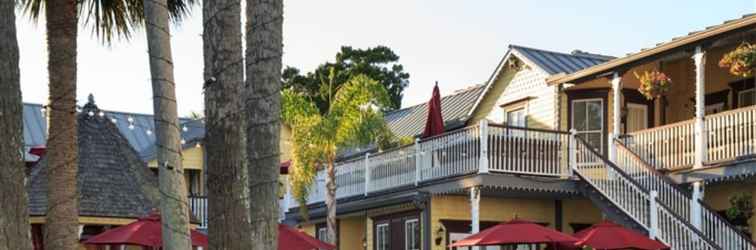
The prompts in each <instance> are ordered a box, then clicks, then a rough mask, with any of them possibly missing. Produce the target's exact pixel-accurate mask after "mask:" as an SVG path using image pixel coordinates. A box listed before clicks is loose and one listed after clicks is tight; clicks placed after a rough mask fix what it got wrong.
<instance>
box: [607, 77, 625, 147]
mask: <svg viewBox="0 0 756 250" xmlns="http://www.w3.org/2000/svg"><path fill="white" fill-rule="evenodd" d="M621 80H622V76H620V74H619V73H617V72H614V75H613V76H612V99H613V100H612V133H611V134H609V138H608V140H609V142H608V143H609V144H608V145H609V160H610V161H612V162H616V161H617V146H616V145H614V140H615V139H617V138H619V135H620V133H621V131H622V129H621V128H622V126H621V125H622V108H621V107H622V82H621Z"/></svg>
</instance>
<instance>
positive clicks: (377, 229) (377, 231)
mask: <svg viewBox="0 0 756 250" xmlns="http://www.w3.org/2000/svg"><path fill="white" fill-rule="evenodd" d="M384 227H385V228H386V236H388V237H387V238H386V240H388V241H390V240H391V230H390V228H389V224H388V223H380V224H376V225H375V249H376V250H381V249H380V248H378V247H379V246H380V245H381V244H380V243H381V242H380V241H381V240H382V238H381V237H380V232H381V228H384ZM389 248H391V244H389ZM386 250H389V249H386Z"/></svg>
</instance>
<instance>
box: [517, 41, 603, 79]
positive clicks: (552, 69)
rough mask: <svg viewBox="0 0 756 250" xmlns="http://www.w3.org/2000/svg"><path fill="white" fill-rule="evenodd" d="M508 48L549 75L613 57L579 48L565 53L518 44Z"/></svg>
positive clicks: (568, 71)
mask: <svg viewBox="0 0 756 250" xmlns="http://www.w3.org/2000/svg"><path fill="white" fill-rule="evenodd" d="M509 48H510V49H512V50H513V51H516V52H517V53H518V54H519V55H522V56H524V57H525V58H526V59H527V60H529V61H531V62H533V63H535V64H536V65H538V67H540V68H541V69H543V70H545V71H546V73H549V74H551V75H554V74H558V73H567V74H569V73H572V72H575V71H578V70H581V69H584V68H588V67H591V66H594V65H597V64H601V63H604V62H606V61H609V60H611V59H614V57H611V56H605V55H598V54H591V53H587V52H583V51H580V50H575V51H573V52H572V53H569V54H567V53H561V52H554V51H548V50H542V49H535V48H529V47H524V46H519V45H510V46H509Z"/></svg>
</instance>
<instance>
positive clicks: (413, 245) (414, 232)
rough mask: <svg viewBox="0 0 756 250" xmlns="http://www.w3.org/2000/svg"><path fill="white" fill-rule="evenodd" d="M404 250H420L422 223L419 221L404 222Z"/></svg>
mask: <svg viewBox="0 0 756 250" xmlns="http://www.w3.org/2000/svg"><path fill="white" fill-rule="evenodd" d="M404 249H406V250H420V223H419V221H418V220H417V219H411V220H407V221H405V222H404Z"/></svg>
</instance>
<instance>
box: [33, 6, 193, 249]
mask: <svg viewBox="0 0 756 250" xmlns="http://www.w3.org/2000/svg"><path fill="white" fill-rule="evenodd" d="M21 2H22V5H23V6H24V10H25V12H26V13H27V14H28V15H29V16H30V17H31V18H32V19H34V20H38V19H39V16H40V14H41V13H42V10H43V9H44V14H45V19H46V20H47V22H46V28H47V47H48V48H47V49H48V51H49V52H48V77H49V94H48V96H49V97H48V98H49V103H48V105H47V111H48V112H47V113H48V119H49V123H48V124H49V126H48V135H49V136H48V141H47V151H48V152H47V157H49V158H48V161H49V162H50V168H49V169H48V171H50V172H48V176H49V178H48V201H47V204H48V206H47V207H48V211H47V220H46V223H47V225H46V227H47V230H45V237H44V238H45V246H47V247H48V248H50V249H71V250H74V249H78V242H79V238H78V235H79V221H78V216H79V211H78V210H79V208H78V193H77V187H76V173H77V168H78V166H77V163H78V145H77V133H76V128H77V123H76V38H77V32H78V21H79V19H78V18H79V17H81V18H83V21H84V24H87V25H89V26H91V27H92V31H93V33H94V34H96V35H97V36H98V38H100V39H101V40H102V41H103V42H106V43H109V42H111V41H112V40H113V39H114V38H124V39H129V38H130V37H131V33H132V32H133V30H134V28H136V27H139V26H141V25H142V21H143V16H142V14H143V13H142V9H144V6H143V3H142V2H141V1H139V0H90V1H77V0H61V1H48V0H21ZM193 2H194V1H193V0H171V1H170V2H169V3H168V9H170V12H171V13H172V15H171V17H172V18H174V20H180V19H181V17H182V16H183V15H185V14H186V13H187V12H188V10H189V6H190V5H191V4H192V3H193Z"/></svg>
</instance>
